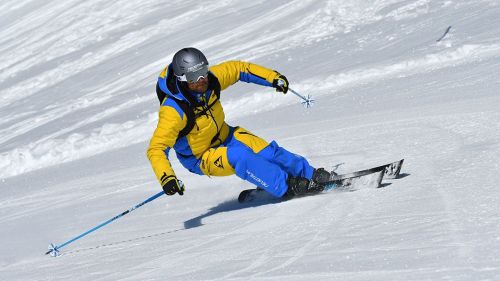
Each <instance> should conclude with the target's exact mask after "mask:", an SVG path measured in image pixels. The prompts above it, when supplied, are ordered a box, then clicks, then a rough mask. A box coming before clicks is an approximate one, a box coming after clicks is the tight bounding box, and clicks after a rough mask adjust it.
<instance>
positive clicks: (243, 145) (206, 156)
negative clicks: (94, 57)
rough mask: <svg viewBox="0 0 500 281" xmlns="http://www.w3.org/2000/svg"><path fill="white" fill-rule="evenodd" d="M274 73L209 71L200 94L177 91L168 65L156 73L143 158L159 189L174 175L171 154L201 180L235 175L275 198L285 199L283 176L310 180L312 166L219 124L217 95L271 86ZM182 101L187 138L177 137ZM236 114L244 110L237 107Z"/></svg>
mask: <svg viewBox="0 0 500 281" xmlns="http://www.w3.org/2000/svg"><path fill="white" fill-rule="evenodd" d="M278 75H279V73H277V72H275V71H273V70H270V69H267V68H265V67H262V66H259V65H256V64H252V63H248V62H242V61H228V62H224V63H221V64H218V65H214V66H211V67H210V68H209V76H208V79H209V86H208V90H207V91H206V92H205V93H196V92H191V91H189V90H187V89H186V88H185V87H184V88H183V87H182V83H181V82H179V81H177V79H176V78H175V76H174V75H173V70H172V67H171V65H169V66H167V67H166V68H165V69H163V71H162V72H161V73H160V76H159V77H158V83H157V87H156V88H157V94H158V97H159V98H160V100H161V106H160V110H159V120H158V125H157V127H156V130H155V131H154V133H153V136H152V138H151V141H150V143H149V147H148V150H147V156H148V158H149V161H150V162H151V165H152V167H153V170H154V172H155V174H156V177H157V178H158V181H159V182H160V184H162V185H163V184H164V183H165V180H166V179H167V178H171V177H172V176H175V173H174V171H173V169H172V167H171V165H170V162H169V160H168V157H169V151H170V150H171V149H173V150H174V151H175V153H176V155H177V158H178V159H179V160H180V163H181V164H182V165H183V166H184V167H185V168H186V169H188V170H189V171H191V172H193V173H196V174H199V175H207V176H228V175H232V174H236V175H237V176H238V177H240V178H242V179H244V180H247V181H249V182H251V183H253V184H255V185H256V186H259V187H261V188H263V189H265V190H266V191H267V192H269V193H271V194H273V195H274V196H276V197H281V196H283V195H284V194H285V192H286V191H287V189H288V187H287V184H286V180H287V178H288V176H289V175H292V176H300V177H305V178H307V179H311V178H312V174H313V170H314V169H313V167H311V166H310V165H309V163H308V162H307V160H306V159H305V158H304V157H301V156H299V155H296V154H293V153H291V152H289V151H287V150H285V149H284V148H282V147H280V146H279V145H278V144H277V143H276V142H275V141H273V142H271V143H268V142H266V141H265V140H263V139H261V138H260V137H257V136H255V135H254V134H252V133H250V132H249V131H247V130H245V129H243V128H241V127H231V126H229V125H228V124H226V122H225V121H224V117H225V116H224V111H223V108H222V105H221V103H220V101H219V95H220V91H223V90H225V89H226V88H228V87H229V86H231V85H233V84H234V83H236V82H238V81H244V82H247V83H255V84H259V85H263V86H268V87H272V81H273V80H274V79H275V78H277V77H278ZM174 99H177V101H181V102H185V103H187V104H188V105H189V107H190V108H192V109H193V112H194V113H195V120H194V126H193V129H192V130H191V131H189V133H187V135H182V134H181V135H179V133H180V132H181V131H182V130H183V129H184V128H185V127H186V125H187V123H188V115H189V114H187V113H186V112H184V110H183V109H182V108H181V106H179V103H178V102H176V101H174ZM242 110H244V109H243V108H242Z"/></svg>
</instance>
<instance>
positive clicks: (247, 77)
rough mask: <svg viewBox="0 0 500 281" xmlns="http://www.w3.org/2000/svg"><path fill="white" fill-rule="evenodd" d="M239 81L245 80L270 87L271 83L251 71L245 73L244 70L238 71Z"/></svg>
mask: <svg viewBox="0 0 500 281" xmlns="http://www.w3.org/2000/svg"><path fill="white" fill-rule="evenodd" d="M240 81H243V82H247V83H254V84H258V85H262V86H268V87H272V86H273V84H272V83H269V82H267V80H266V79H264V78H261V77H259V76H256V75H253V74H251V73H246V72H243V71H242V72H240Z"/></svg>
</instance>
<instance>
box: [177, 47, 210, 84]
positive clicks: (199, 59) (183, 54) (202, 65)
mask: <svg viewBox="0 0 500 281" xmlns="http://www.w3.org/2000/svg"><path fill="white" fill-rule="evenodd" d="M172 67H173V69H174V74H175V76H176V77H177V79H178V80H179V81H183V82H189V83H194V82H197V81H198V80H199V79H200V78H201V77H204V78H206V77H207V75H208V60H207V58H206V57H205V55H204V54H203V53H202V52H201V51H200V50H198V49H195V48H184V49H181V50H180V51H178V52H177V53H175V55H174V57H173V59H172Z"/></svg>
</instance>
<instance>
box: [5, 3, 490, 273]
mask: <svg viewBox="0 0 500 281" xmlns="http://www.w3.org/2000/svg"><path fill="white" fill-rule="evenodd" d="M499 15H500V4H499V3H498V1H493V0H481V1H458V2H457V1H430V0H382V1H375V2H372V3H367V2H366V1H362V0H355V1H346V0H331V1H313V0H307V1H299V0H295V1H281V0H276V1H254V2H251V3H250V2H246V1H243V0H238V1H215V2H203V3H199V2H196V3H195V2H193V1H158V0H147V1H115V2H102V1H85V2H75V1H50V2H37V1H12V0H7V1H3V2H2V3H1V4H0V26H1V28H0V70H1V71H0V192H2V193H1V194H2V197H1V198H2V199H1V200H0V223H1V224H2V227H1V229H0V237H2V238H3V239H4V241H8V242H9V243H5V245H4V246H3V247H4V248H3V250H2V251H1V254H0V280H68V279H75V278H76V280H166V279H168V280H498V279H500V267H499V264H500V260H499V258H498V254H497V253H498V251H499V250H500V236H499V235H498V233H500V224H499V223H498V217H499V216H500V211H499V210H500V209H498V207H497V206H499V205H500V202H499V198H500V196H498V195H499V192H498V188H497V185H498V181H499V180H500V178H499V176H498V175H497V174H498V173H497V172H496V171H499V170H500V164H499V161H498V159H499V158H500V113H499V111H498V108H500V98H499V96H498V88H499V87H500V84H499V82H498V74H497V73H500V69H499V66H500V40H499V39H498V38H500V33H499V31H498V28H497V22H498V18H499ZM448 26H452V28H451V29H450V32H449V33H448V34H446V36H445V37H444V38H443V39H442V40H441V41H440V42H436V40H437V39H438V38H439V37H440V36H441V35H442V34H443V31H444V30H445V29H446V28H447V27H448ZM185 46H194V47H199V48H200V49H202V50H203V51H204V52H205V53H206V54H207V56H208V57H209V60H210V62H211V63H212V64H216V63H218V62H222V61H224V60H229V59H239V60H249V61H253V62H256V63H259V64H262V65H266V66H269V67H271V68H273V69H276V70H279V71H280V72H282V73H283V74H285V75H287V77H288V78H289V80H290V81H291V85H292V87H293V89H295V90H297V91H299V92H300V93H303V94H312V95H313V97H314V98H315V99H316V105H315V107H313V108H312V109H310V110H305V109H302V108H301V106H300V104H298V102H299V100H298V99H297V97H296V96H294V95H292V94H288V95H286V96H283V95H281V94H276V93H274V90H272V89H267V88H266V89H265V88H261V87H258V86H252V85H246V84H245V85H243V86H241V85H238V86H235V87H234V88H231V89H229V90H228V91H226V92H224V93H225V95H223V98H222V103H223V105H224V108H225V111H226V116H227V119H228V123H230V124H231V125H237V124H238V125H239V124H241V125H242V126H243V127H245V128H247V129H250V130H251V131H252V132H254V133H256V134H257V135H261V136H263V137H264V138H266V139H268V140H271V139H276V140H277V141H278V142H279V143H280V145H282V146H284V147H286V148H287V149H290V150H291V151H293V152H296V153H299V154H301V155H304V156H306V157H307V158H308V159H309V160H310V161H311V162H312V163H313V164H314V165H316V166H324V167H326V168H331V167H333V166H334V165H335V164H337V163H344V164H343V165H341V166H340V167H339V170H338V172H340V173H344V172H350V171H353V170H356V169H363V168H368V167H371V166H373V165H379V164H381V163H386V162H388V161H394V160H395V159H399V158H405V165H404V167H403V171H402V172H403V175H404V177H402V178H400V179H395V180H388V181H385V185H384V188H381V189H378V190H358V191H356V192H332V193H328V194H325V195H320V196H314V197H306V198H301V199H297V200H291V201H287V202H281V203H273V202H269V203H262V204H257V205H248V206H245V205H243V206H242V205H241V204H238V203H236V202H235V199H236V196H237V195H238V192H239V191H240V190H242V189H245V188H250V187H251V186H250V185H249V184H247V183H244V182H242V181H240V180H239V179H237V178H235V177H228V178H206V177H199V176H193V175H192V174H190V173H189V172H188V171H185V170H183V169H182V168H181V167H180V164H179V162H178V161H177V160H176V159H171V160H172V165H173V167H174V169H175V170H176V173H177V176H178V177H179V178H180V179H182V180H183V181H184V182H185V183H186V186H187V190H186V194H185V195H184V196H183V197H178V196H175V197H166V196H162V197H160V198H159V199H157V200H155V201H154V202H151V203H149V204H148V205H145V206H143V207H142V208H141V209H139V210H137V211H135V212H134V213H133V214H131V215H128V216H126V217H124V218H122V219H120V220H119V221H116V222H114V223H113V224H112V225H109V226H106V227H105V228H103V229H101V230H99V231H97V232H95V233H93V234H90V235H88V236H86V237H84V238H82V239H81V240H78V241H76V242H75V243H73V244H70V245H68V246H67V247H66V248H64V249H63V250H62V253H63V255H62V256H61V257H59V258H57V259H52V258H48V257H46V256H44V255H43V252H44V250H45V247H46V245H47V244H48V243H50V242H54V243H62V242H64V241H66V240H67V239H70V238H71V237H74V236H75V235H78V234H79V233H81V232H83V231H85V230H86V229H89V228H90V227H92V226H95V225H96V224H98V223H99V222H102V221H104V220H106V219H109V218H111V217H113V216H114V215H116V214H119V213H121V212H123V211H124V210H126V209H127V208H130V207H131V206H133V205H134V204H137V203H138V202H140V201H139V200H143V199H145V198H147V197H149V196H151V194H152V193H156V192H158V191H159V190H160V189H159V188H160V187H159V186H158V184H157V182H156V179H155V178H154V176H153V174H152V172H151V168H150V167H149V164H148V163H147V160H146V159H145V155H144V154H145V150H146V146H147V142H148V140H149V138H150V136H151V134H152V132H153V130H154V127H155V125H156V122H157V112H156V111H157V101H156V96H155V94H154V83H155V81H156V78H157V74H158V72H159V71H160V70H161V69H162V68H163V67H164V66H165V64H166V63H168V61H170V59H171V57H172V55H173V54H174V53H175V51H176V50H178V49H179V48H181V47H185ZM239 84H244V83H239ZM243 109H244V110H243ZM70 265H71V266H70Z"/></svg>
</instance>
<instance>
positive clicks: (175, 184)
mask: <svg viewBox="0 0 500 281" xmlns="http://www.w3.org/2000/svg"><path fill="white" fill-rule="evenodd" d="M163 191H164V192H165V194H167V195H169V196H171V195H174V194H176V193H179V195H184V183H182V181H180V180H178V179H177V178H176V177H174V176H172V177H169V178H168V179H167V181H166V183H165V184H163Z"/></svg>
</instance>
